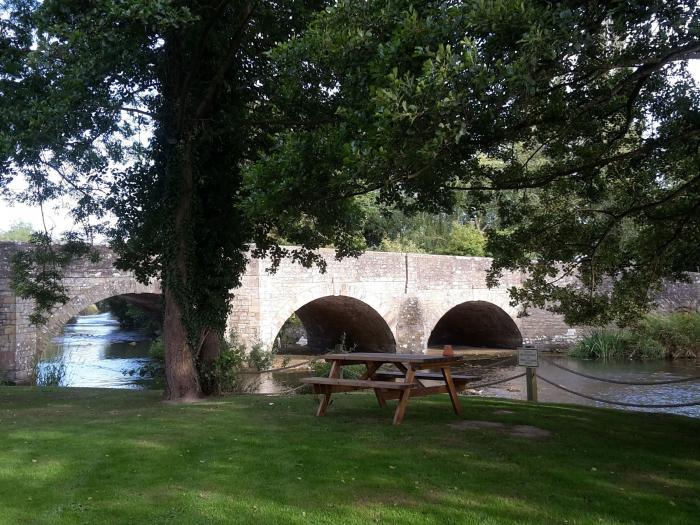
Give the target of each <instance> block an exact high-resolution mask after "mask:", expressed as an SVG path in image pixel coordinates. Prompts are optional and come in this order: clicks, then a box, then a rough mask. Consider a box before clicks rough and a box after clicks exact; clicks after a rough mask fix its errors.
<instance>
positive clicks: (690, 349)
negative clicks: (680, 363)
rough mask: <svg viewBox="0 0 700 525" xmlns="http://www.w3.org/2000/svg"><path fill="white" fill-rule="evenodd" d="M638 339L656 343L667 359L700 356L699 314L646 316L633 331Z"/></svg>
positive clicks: (683, 313) (682, 313) (681, 313)
mask: <svg viewBox="0 0 700 525" xmlns="http://www.w3.org/2000/svg"><path fill="white" fill-rule="evenodd" d="M635 331H636V332H637V333H638V334H639V335H640V337H646V338H648V339H652V340H655V341H658V342H659V344H661V345H662V346H663V348H664V350H665V352H666V355H667V357H671V358H679V357H696V358H697V357H699V356H700V313H699V312H678V313H673V314H666V315H663V314H651V315H647V316H646V317H645V318H644V319H643V320H642V321H641V322H640V323H639V324H638V326H637V327H636V330H635Z"/></svg>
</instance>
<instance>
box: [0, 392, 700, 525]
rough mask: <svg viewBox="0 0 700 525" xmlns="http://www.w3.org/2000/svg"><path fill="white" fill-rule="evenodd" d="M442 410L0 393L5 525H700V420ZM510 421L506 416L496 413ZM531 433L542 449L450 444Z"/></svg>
mask: <svg viewBox="0 0 700 525" xmlns="http://www.w3.org/2000/svg"><path fill="white" fill-rule="evenodd" d="M462 403H463V408H464V415H463V416H462V417H461V418H457V417H456V416H454V414H452V413H451V411H450V407H449V401H448V399H447V398H446V397H444V396H434V397H430V398H421V399H415V400H413V401H412V402H411V403H410V404H409V410H408V413H407V416H406V419H405V421H404V423H403V425H401V426H399V427H393V426H391V424H390V421H391V409H390V408H389V409H385V410H381V409H379V408H377V407H376V402H375V400H374V398H373V397H372V396H369V395H364V394H357V395H338V396H336V398H335V402H334V404H333V405H332V406H331V409H330V410H329V414H328V415H327V416H326V417H325V418H316V417H314V416H313V412H314V409H315V400H314V397H313V396H297V397H287V398H280V397H265V396H240V397H232V398H224V399H216V400H211V401H205V402H201V403H197V404H192V405H185V406H179V405H167V404H163V403H162V402H160V401H159V393H157V392H130V391H114V390H112V391H108V390H96V389H57V388H20V387H2V388H0V523H2V524H52V525H53V524H68V523H70V524H73V523H86V524H87V523H90V524H93V523H124V524H134V523H148V524H160V523H177V524H190V523H191V524H203V523H207V524H225V523H237V524H238V523H241V524H247V523H250V524H256V525H260V524H267V523H270V524H287V523H289V524H310V523H311V524H316V523H324V524H365V523H391V524H398V523H416V524H457V523H460V524H461V523H467V524H471V523H474V524H521V523H532V524H547V525H549V524H564V523H568V524H600V523H606V524H623V523H624V524H631V523H659V524H681V523H688V524H696V523H698V521H697V520H698V515H700V498H698V494H700V451H699V449H698V443H699V439H700V421H699V420H694V419H689V418H683V417H678V416H667V415H659V414H642V413H631V412H618V411H610V410H601V409H594V408H588V407H582V406H564V405H561V406H555V405H531V404H527V403H523V402H513V401H506V400H489V399H483V398H464V399H463V400H462ZM504 411H505V412H504ZM460 419H471V420H485V421H497V422H502V423H504V424H506V425H517V424H528V425H535V426H537V427H539V428H542V429H546V430H549V431H550V432H551V433H552V434H551V435H550V436H549V437H546V438H542V439H539V440H532V439H526V438H523V437H514V436H512V435H510V434H508V433H504V432H500V431H497V430H459V429H456V428H454V427H452V426H450V425H452V424H454V423H455V422H457V421H459V420H460Z"/></svg>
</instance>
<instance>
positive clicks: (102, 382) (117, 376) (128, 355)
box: [39, 312, 153, 389]
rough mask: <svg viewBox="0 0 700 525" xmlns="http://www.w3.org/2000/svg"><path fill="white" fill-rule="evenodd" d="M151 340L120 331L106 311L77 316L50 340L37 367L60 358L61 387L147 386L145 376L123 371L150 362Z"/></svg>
mask: <svg viewBox="0 0 700 525" xmlns="http://www.w3.org/2000/svg"><path fill="white" fill-rule="evenodd" d="M152 339H153V337H152V335H150V334H146V333H143V332H139V331H133V330H122V329H121V327H120V326H119V322H118V321H117V320H116V319H115V318H114V316H113V315H112V314H111V313H109V312H106V313H101V314H95V315H80V316H78V317H76V318H75V319H74V320H72V321H71V322H69V323H68V324H66V326H65V327H64V329H63V333H62V334H61V335H60V336H58V337H55V338H54V339H53V340H52V347H51V348H50V349H49V351H48V352H47V353H46V354H45V355H44V356H43V358H42V360H41V362H40V363H39V367H40V369H41V368H42V367H44V368H46V367H48V366H51V365H53V364H56V363H59V362H61V361H62V362H63V363H64V365H65V375H64V378H63V380H62V382H61V385H62V386H80V387H101V388H136V389H142V388H147V387H149V386H150V381H149V380H148V379H145V380H144V379H141V378H139V377H138V376H135V377H130V376H125V375H124V374H123V371H124V370H132V369H138V368H140V367H142V366H144V365H145V364H147V363H148V362H149V361H150V358H149V357H148V349H149V347H150V344H151V341H152Z"/></svg>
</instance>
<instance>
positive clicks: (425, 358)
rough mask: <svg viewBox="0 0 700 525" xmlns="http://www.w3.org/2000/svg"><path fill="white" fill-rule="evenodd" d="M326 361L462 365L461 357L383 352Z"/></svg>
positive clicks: (330, 356)
mask: <svg viewBox="0 0 700 525" xmlns="http://www.w3.org/2000/svg"><path fill="white" fill-rule="evenodd" d="M323 358H324V359H325V360H326V361H341V362H344V363H356V362H358V361H360V362H369V361H378V362H381V363H409V364H413V363H415V364H426V365H427V364H438V365H441V364H444V363H462V362H464V359H462V358H461V357H442V356H436V355H425V354H391V353H383V352H354V353H348V354H326V355H324V356H323Z"/></svg>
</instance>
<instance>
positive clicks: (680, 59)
mask: <svg viewBox="0 0 700 525" xmlns="http://www.w3.org/2000/svg"><path fill="white" fill-rule="evenodd" d="M695 58H700V7H699V6H698V4H697V2H696V1H693V0H689V1H675V2H661V1H655V0H646V1H645V0H640V1H633V2H597V1H584V2H574V1H566V2H556V3H555V2H537V1H524V2H523V1H489V2H458V1H449V0H446V1H434V2H429V1H424V2H416V1H409V0H405V1H402V0H396V1H392V2H383V1H379V0H369V1H367V2H354V1H351V0H340V1H339V2H337V4H336V5H335V7H334V8H333V9H329V10H327V11H326V12H324V13H323V14H322V15H320V16H319V17H317V18H316V20H315V21H314V23H313V24H312V26H311V27H310V28H309V29H308V30H307V31H306V32H305V33H304V34H303V35H302V36H300V37H298V38H294V39H293V40H292V41H290V42H289V43H287V44H285V45H283V46H281V47H280V48H279V49H278V50H277V51H276V53H275V64H276V67H275V71H276V74H277V75H278V77H277V82H276V85H277V86H279V88H280V89H279V90H278V92H277V93H276V95H277V98H274V97H273V98H271V99H270V103H271V104H272V105H274V104H275V103H276V104H278V105H279V108H280V111H279V112H277V114H279V115H280V116H281V117H282V116H283V117H284V119H287V120H292V121H293V122H294V123H295V124H294V126H292V127H288V128H287V129H285V130H284V131H282V132H281V133H279V134H278V136H277V143H276V145H275V148H274V149H273V150H271V151H269V152H268V153H267V154H266V155H265V156H264V157H263V158H262V159H261V161H259V162H258V163H257V164H255V165H254V166H252V167H251V168H250V169H249V170H248V171H247V173H246V178H247V180H248V184H249V185H250V187H251V188H252V189H253V191H252V192H251V203H250V206H249V210H252V212H253V213H254V214H256V215H257V216H260V215H265V216H267V217H268V218H269V220H268V221H267V222H263V223H262V224H263V225H265V226H267V229H265V228H262V229H259V230H258V232H257V233H258V235H257V238H256V240H257V243H258V247H259V249H261V250H263V251H264V250H265V248H267V247H269V248H270V250H271V253H272V254H273V255H274V254H275V253H276V251H277V247H276V239H278V238H279V237H282V238H285V239H291V240H293V241H301V240H303V239H309V238H314V236H316V237H322V236H323V233H324V231H323V229H322V228H319V225H329V224H336V225H341V226H340V227H341V228H344V229H345V231H346V235H345V236H344V237H343V241H344V245H343V248H345V249H347V250H349V251H351V250H352V248H353V246H354V245H355V243H356V242H357V237H358V235H357V234H358V232H359V230H358V228H360V227H361V224H360V221H357V220H356V216H357V213H358V210H357V209H354V208H352V207H348V206H347V205H346V206H345V207H343V206H341V203H343V202H346V199H347V198H348V197H349V196H353V195H358V194H363V193H367V192H378V193H379V202H380V203H383V204H385V205H386V206H388V207H398V208H401V209H404V210H408V211H411V210H416V209H417V210H429V211H435V212H440V211H449V210H451V209H452V208H453V206H454V204H455V194H456V193H457V192H465V193H467V194H468V196H469V199H470V201H471V202H472V203H473V204H474V205H475V206H477V207H483V208H485V209H486V208H489V209H491V210H496V212H497V216H498V228H492V229H491V230H490V239H489V251H490V252H491V253H492V254H493V255H494V256H495V261H494V265H493V269H492V272H491V276H490V277H491V280H492V281H495V280H496V279H497V278H498V276H499V275H500V273H501V272H502V271H503V270H504V269H515V270H517V269H520V270H524V271H526V272H528V275H529V278H528V280H527V282H526V284H525V286H524V287H523V288H522V289H519V290H513V298H514V300H515V301H520V302H522V303H523V304H524V305H525V306H526V307H527V306H528V305H535V306H541V307H548V308H551V309H553V310H555V311H558V312H563V313H565V314H566V316H567V319H568V320H569V321H571V322H588V323H607V322H610V321H613V320H616V321H621V322H629V321H630V320H631V319H634V317H635V316H638V315H639V314H640V312H642V311H644V310H645V309H646V308H648V307H649V306H650V304H651V301H652V299H653V295H654V291H655V290H657V289H658V288H659V287H660V286H661V284H662V282H663V280H664V279H667V278H670V279H682V278H683V275H684V274H683V272H684V271H687V270H696V269H697V268H698V266H700V242H699V241H700V153H699V150H698V147H699V145H700V90H699V89H698V85H697V83H695V82H694V81H693V79H692V77H691V76H690V74H689V72H688V67H687V66H688V63H689V61H690V60H692V59H695ZM290 102H294V104H292V105H290ZM290 107H291V108H293V109H294V111H293V113H290V112H289V111H290V109H289V108H290ZM281 108H284V110H283V111H282V109H281ZM319 113H322V114H324V115H326V119H324V120H319V119H318V118H317V115H318V114H319ZM273 114H275V112H274V111H273ZM279 180H284V181H285V185H284V186H279V185H277V184H275V181H279ZM262 187H269V188H271V190H270V191H265V192H262V191H255V189H256V188H262ZM309 188H312V190H309ZM302 190H303V191H302ZM319 202H323V203H324V205H323V206H318V203H319ZM343 212H345V213H343ZM329 215H332V219H331V218H329ZM329 219H331V220H329ZM353 226H356V227H353ZM319 242H324V241H323V239H322V238H320V239H319ZM326 242H330V241H329V240H326ZM566 283H568V284H566Z"/></svg>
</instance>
